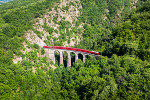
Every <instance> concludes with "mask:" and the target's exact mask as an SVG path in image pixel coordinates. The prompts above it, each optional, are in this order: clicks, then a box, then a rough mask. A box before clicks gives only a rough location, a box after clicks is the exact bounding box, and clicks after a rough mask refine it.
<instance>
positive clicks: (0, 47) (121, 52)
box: [0, 0, 150, 100]
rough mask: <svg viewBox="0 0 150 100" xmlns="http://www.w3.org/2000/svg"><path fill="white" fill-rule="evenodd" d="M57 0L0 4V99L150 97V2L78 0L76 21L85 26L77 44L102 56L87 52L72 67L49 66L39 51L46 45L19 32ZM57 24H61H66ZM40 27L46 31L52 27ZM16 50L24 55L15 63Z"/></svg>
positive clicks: (42, 50) (93, 99)
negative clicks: (79, 9) (25, 48)
mask: <svg viewBox="0 0 150 100" xmlns="http://www.w3.org/2000/svg"><path fill="white" fill-rule="evenodd" d="M55 2H58V1H56V0H14V1H12V2H9V3H5V4H2V5H0V99H2V100H3V99H4V100H6V99H14V100H20V99H27V100H28V99H41V100H45V99H46V100H47V99H48V100H55V99H56V100H58V99H62V100H70V99H74V100H78V99H83V100H89V99H92V100H97V99H100V100H101V99H121V100H122V99H124V100H126V99H145V100H149V99H150V63H149V60H150V45H149V44H150V35H149V34H150V1H149V0H139V1H138V2H137V3H135V4H134V2H135V1H134V0H133V1H131V0H120V1H118V0H81V4H82V7H83V9H82V15H81V17H79V18H78V22H76V26H78V25H80V23H85V25H84V33H83V40H82V41H81V42H80V44H79V45H77V46H76V47H79V48H83V49H88V50H96V51H102V54H103V55H105V57H99V58H95V57H89V58H88V59H86V63H83V62H82V61H81V60H80V59H79V60H78V61H77V62H76V63H74V64H73V65H72V67H70V68H65V67H64V66H62V65H56V66H58V67H57V68H56V69H55V70H52V68H51V67H50V66H51V63H50V61H49V60H48V58H46V57H43V56H42V55H43V54H44V53H45V51H44V49H41V48H40V47H39V46H38V45H37V44H30V43H29V42H28V41H27V40H25V39H24V38H23V36H22V35H23V34H24V32H25V31H27V30H29V29H32V24H33V23H34V18H37V17H40V16H42V15H43V14H44V12H45V11H46V9H48V8H49V9H50V8H51V7H52V4H54V3H55ZM135 5H136V6H135ZM134 6H135V7H136V9H135V7H134ZM65 9H67V8H64V10H65ZM129 9H131V10H129ZM61 23H62V26H61V27H60V29H64V27H69V26H66V25H67V24H64V23H65V22H61ZM43 28H45V29H47V30H48V31H49V34H51V32H52V31H53V30H54V29H53V28H49V27H47V26H46V25H43ZM64 35H65V34H64ZM66 35H67V34H66ZM39 37H40V34H39ZM24 41H25V42H26V43H27V44H28V46H29V48H32V51H29V52H28V53H25V54H23V53H22V52H21V51H20V48H22V47H23V46H22V44H21V43H22V42H24ZM56 44H57V43H56ZM14 54H15V55H19V56H21V57H22V58H23V60H22V61H20V62H19V63H17V64H14V63H13V61H12V59H13V58H14ZM39 55H40V56H39ZM107 56H108V57H109V58H108V57H107ZM64 59H65V60H66V59H67V58H64ZM35 69H36V71H35Z"/></svg>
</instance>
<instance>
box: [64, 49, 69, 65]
mask: <svg viewBox="0 0 150 100" xmlns="http://www.w3.org/2000/svg"><path fill="white" fill-rule="evenodd" d="M67 60H68V53H67V52H66V51H64V52H63V64H64V66H65V67H67Z"/></svg>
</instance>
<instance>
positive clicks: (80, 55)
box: [78, 53, 83, 61]
mask: <svg viewBox="0 0 150 100" xmlns="http://www.w3.org/2000/svg"><path fill="white" fill-rule="evenodd" d="M78 59H81V60H82V61H83V54H81V53H79V54H78Z"/></svg>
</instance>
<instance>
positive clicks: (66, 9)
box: [14, 0, 83, 63]
mask: <svg viewBox="0 0 150 100" xmlns="http://www.w3.org/2000/svg"><path fill="white" fill-rule="evenodd" d="M81 9H82V6H81V4H80V1H79V0H61V1H60V2H59V3H56V4H55V5H54V6H53V8H52V9H47V11H46V13H45V14H44V15H43V16H42V17H40V18H37V19H35V24H34V25H33V29H32V30H29V31H27V32H26V33H25V35H24V37H25V39H26V40H27V41H28V42H29V43H30V44H38V45H39V47H40V48H43V46H45V45H49V46H53V45H60V46H74V45H76V44H78V43H79V42H80V40H81V39H82V31H80V32H79V31H78V30H83V23H81V24H80V25H78V26H76V22H77V21H78V17H80V15H81V12H80V10H81ZM23 45H24V49H23V50H21V52H22V53H23V54H25V53H26V52H29V51H32V50H31V49H30V50H29V48H28V45H27V44H26V43H23ZM45 55H46V56H48V50H45ZM21 60H22V58H20V57H18V58H17V57H15V58H14V62H15V63H17V62H18V61H21Z"/></svg>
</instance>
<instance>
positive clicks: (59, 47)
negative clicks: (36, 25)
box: [43, 46, 99, 55]
mask: <svg viewBox="0 0 150 100" xmlns="http://www.w3.org/2000/svg"><path fill="white" fill-rule="evenodd" d="M43 48H54V49H66V50H73V51H80V52H85V53H91V54H95V55H99V52H95V51H88V50H85V49H78V48H70V47H61V46H52V47H49V46H43Z"/></svg>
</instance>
